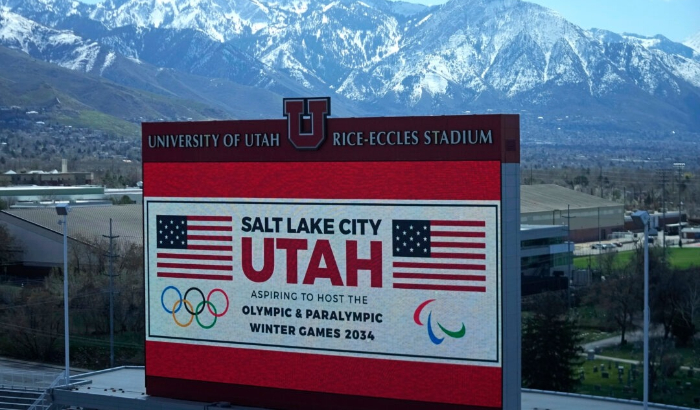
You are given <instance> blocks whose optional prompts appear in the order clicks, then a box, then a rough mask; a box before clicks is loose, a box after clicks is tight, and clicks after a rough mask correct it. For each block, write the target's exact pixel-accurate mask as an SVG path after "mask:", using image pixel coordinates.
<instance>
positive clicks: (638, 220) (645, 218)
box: [632, 211, 651, 410]
mask: <svg viewBox="0 0 700 410" xmlns="http://www.w3.org/2000/svg"><path fill="white" fill-rule="evenodd" d="M632 220H633V221H634V223H635V224H636V225H637V226H639V225H642V224H643V225H644V358H643V359H644V399H643V400H644V410H647V409H648V408H649V320H650V317H651V314H650V312H649V223H650V220H651V218H650V217H649V213H648V212H646V211H637V212H635V213H633V214H632Z"/></svg>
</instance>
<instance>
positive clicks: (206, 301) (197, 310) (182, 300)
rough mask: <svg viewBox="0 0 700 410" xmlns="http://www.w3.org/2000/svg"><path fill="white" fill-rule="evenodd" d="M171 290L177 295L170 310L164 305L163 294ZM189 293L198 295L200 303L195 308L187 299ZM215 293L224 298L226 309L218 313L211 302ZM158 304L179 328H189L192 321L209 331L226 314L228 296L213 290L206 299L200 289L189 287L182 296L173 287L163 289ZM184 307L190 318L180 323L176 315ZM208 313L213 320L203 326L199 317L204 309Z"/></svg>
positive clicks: (178, 290)
mask: <svg viewBox="0 0 700 410" xmlns="http://www.w3.org/2000/svg"><path fill="white" fill-rule="evenodd" d="M169 290H173V291H175V293H177V300H176V301H175V303H174V304H173V306H172V309H168V306H167V305H166V304H165V294H166V293H167V292H168V291H169ZM190 292H195V293H199V296H200V297H201V298H202V301H201V302H199V303H197V306H196V307H194V305H193V304H192V302H190V301H189V300H188V299H187V297H188V296H189V294H190ZM215 293H221V294H222V295H223V296H224V298H225V299H226V308H225V309H224V310H223V311H222V312H221V313H218V309H217V308H216V306H214V304H213V303H212V302H211V297H212V295H214V294H215ZM160 304H161V306H163V309H164V310H165V312H166V313H168V314H170V315H172V316H173V320H174V321H175V324H176V325H178V326H180V327H189V326H190V325H191V324H192V322H193V321H195V320H196V321H197V324H198V325H199V326H200V327H201V328H202V329H211V328H212V327H214V325H215V324H216V319H218V318H220V317H222V316H223V315H225V314H226V312H228V308H229V300H228V295H227V294H226V292H224V291H223V290H222V289H213V290H212V291H211V292H209V294H208V295H207V297H206V298H205V297H204V292H202V290H201V289H199V288H196V287H191V288H189V289H187V291H186V292H185V296H184V297H183V296H182V293H181V292H180V289H178V288H176V287H175V286H168V287H166V288H165V289H163V293H161V294H160ZM183 306H184V307H185V311H186V312H187V313H188V314H189V315H190V318H189V320H188V321H187V322H184V323H183V322H181V321H180V320H178V318H177V313H178V312H179V311H180V310H181V309H182V307H183ZM205 307H206V309H207V310H208V311H209V313H211V315H212V317H213V318H214V319H213V320H212V322H211V323H209V324H203V323H202V321H201V320H200V316H201V315H202V314H203V313H204V309H205Z"/></svg>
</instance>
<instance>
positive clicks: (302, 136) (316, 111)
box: [284, 97, 331, 150]
mask: <svg viewBox="0 0 700 410" xmlns="http://www.w3.org/2000/svg"><path fill="white" fill-rule="evenodd" d="M330 114H331V99H330V97H320V98H285V99H284V116H285V117H287V133H288V134H287V135H288V138H289V142H291V144H292V145H293V146H294V148H296V149H299V150H314V149H318V148H319V147H320V146H321V144H323V141H325V139H326V120H327V117H328V116H329V115H330Z"/></svg>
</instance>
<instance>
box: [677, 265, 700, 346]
mask: <svg viewBox="0 0 700 410" xmlns="http://www.w3.org/2000/svg"><path fill="white" fill-rule="evenodd" d="M678 281H679V283H681V284H682V288H681V292H679V293H678V295H677V297H676V298H675V300H674V301H673V302H672V303H673V304H674V305H675V308H676V311H677V314H676V315H675V316H674V318H673V322H672V323H671V333H672V334H673V336H674V338H675V339H676V346H678V347H688V346H690V345H692V344H693V337H694V336H695V333H696V332H697V330H698V323H697V322H698V320H700V317H699V316H700V272H699V271H698V269H697V268H695V269H690V270H687V271H684V272H681V273H679V274H678Z"/></svg>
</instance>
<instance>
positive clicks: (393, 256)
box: [144, 198, 502, 366]
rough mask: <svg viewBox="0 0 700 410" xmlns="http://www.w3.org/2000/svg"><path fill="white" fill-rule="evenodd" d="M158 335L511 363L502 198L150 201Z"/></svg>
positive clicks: (153, 336)
mask: <svg viewBox="0 0 700 410" xmlns="http://www.w3.org/2000/svg"><path fill="white" fill-rule="evenodd" d="M145 215H146V217H145V222H144V223H145V235H146V241H145V242H146V243H147V244H148V249H147V252H146V257H147V260H146V266H147V270H148V281H147V284H146V286H147V291H146V292H147V297H148V301H147V306H148V309H147V326H148V329H147V339H148V340H156V341H157V340H167V341H176V342H179V343H191V344H208V345H221V346H235V347H238V348H251V349H263V350H276V351H297V352H305V351H306V352H309V351H316V352H319V353H324V354H334V355H347V356H350V355H352V356H357V355H358V354H359V355H362V356H366V357H375V358H391V359H397V360H411V361H416V360H418V361H426V362H450V363H469V364H475V365H485V366H499V365H500V363H501V354H502V353H501V352H500V345H501V343H500V341H499V337H500V336H499V335H500V334H501V329H500V326H501V312H500V298H501V277H500V275H501V268H500V266H499V261H500V255H499V252H500V243H499V237H500V235H499V232H500V209H499V202H497V201H471V202H468V203H467V202H465V203H461V202H445V201H332V202H330V201H297V200H293V201H292V200H281V199H270V200H265V199H261V200H240V201H239V200H218V199H216V200H202V199H192V200H187V199H182V198H180V199H176V200H175V199H169V198H163V199H157V198H155V199H154V198H150V199H148V200H147V202H146V205H145Z"/></svg>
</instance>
